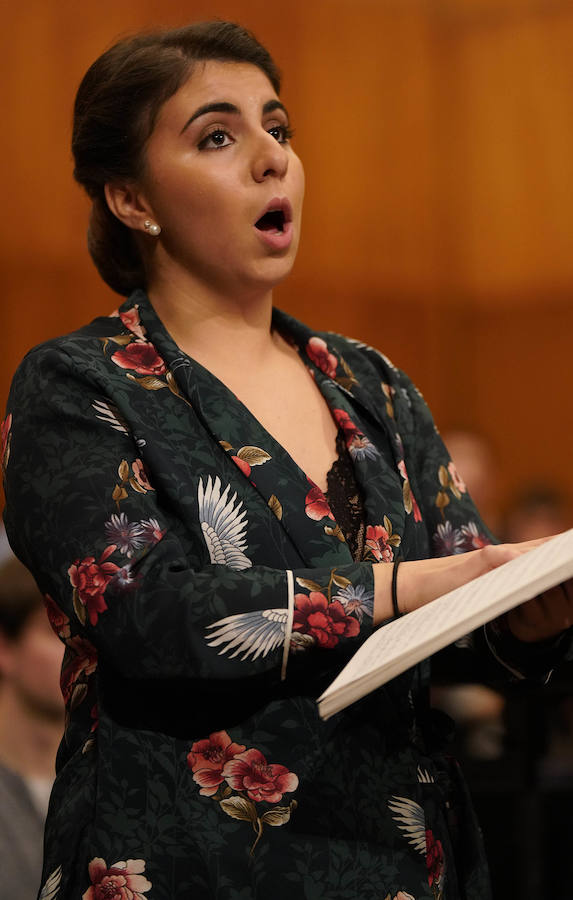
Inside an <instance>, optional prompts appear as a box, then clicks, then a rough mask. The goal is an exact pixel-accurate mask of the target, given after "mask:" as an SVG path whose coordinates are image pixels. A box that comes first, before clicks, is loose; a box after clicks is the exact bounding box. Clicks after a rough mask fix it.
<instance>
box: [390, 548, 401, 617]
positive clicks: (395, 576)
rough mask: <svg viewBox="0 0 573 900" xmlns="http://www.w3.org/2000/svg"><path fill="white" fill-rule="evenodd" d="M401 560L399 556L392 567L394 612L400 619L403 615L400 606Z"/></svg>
mask: <svg viewBox="0 0 573 900" xmlns="http://www.w3.org/2000/svg"><path fill="white" fill-rule="evenodd" d="M401 562H402V558H401V557H400V556H397V557H396V559H395V560H394V565H393V567H392V612H393V613H394V618H395V619H399V618H400V616H402V615H403V613H401V612H400V609H399V607H398V566H399V565H400V563H401Z"/></svg>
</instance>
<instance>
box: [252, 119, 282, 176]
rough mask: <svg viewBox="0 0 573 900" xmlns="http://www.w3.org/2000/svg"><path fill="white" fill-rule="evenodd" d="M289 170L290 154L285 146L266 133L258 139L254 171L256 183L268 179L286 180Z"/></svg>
mask: <svg viewBox="0 0 573 900" xmlns="http://www.w3.org/2000/svg"><path fill="white" fill-rule="evenodd" d="M287 170H288V153H287V152H286V149H285V147H284V146H283V144H280V143H279V142H278V141H277V140H276V138H274V137H273V136H272V134H269V133H268V131H265V132H264V133H263V134H261V135H260V137H259V138H258V139H257V143H256V147H255V151H254V152H253V163H252V171H253V178H254V179H255V181H258V182H260V181H264V180H265V179H266V178H269V177H272V176H274V177H275V178H281V179H282V178H284V177H285V175H286V173H287Z"/></svg>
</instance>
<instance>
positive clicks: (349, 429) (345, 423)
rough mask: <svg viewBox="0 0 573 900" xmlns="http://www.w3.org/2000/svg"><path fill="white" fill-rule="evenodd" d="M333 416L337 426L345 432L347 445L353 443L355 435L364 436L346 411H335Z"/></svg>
mask: <svg viewBox="0 0 573 900" xmlns="http://www.w3.org/2000/svg"><path fill="white" fill-rule="evenodd" d="M332 415H333V416H334V418H335V419H336V424H337V425H338V427H339V428H340V430H341V431H342V432H344V437H345V438H346V443H349V442H350V441H352V439H353V437H354V435H356V434H362V432H361V431H360V429H359V428H357V427H356V425H355V424H354V422H353V421H352V419H351V418H350V416H349V415H348V413H347V412H346V411H345V410H344V409H333V410H332Z"/></svg>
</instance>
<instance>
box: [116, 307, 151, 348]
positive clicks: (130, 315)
mask: <svg viewBox="0 0 573 900" xmlns="http://www.w3.org/2000/svg"><path fill="white" fill-rule="evenodd" d="M119 318H120V319H121V321H122V322H123V324H124V325H125V327H126V328H127V329H129V331H131V332H133V334H135V335H137V337H138V338H139V339H140V340H142V341H143V340H145V329H144V328H143V325H142V324H141V322H140V320H139V309H138V307H137V306H132V307H131V309H126V310H125V312H120V313H119Z"/></svg>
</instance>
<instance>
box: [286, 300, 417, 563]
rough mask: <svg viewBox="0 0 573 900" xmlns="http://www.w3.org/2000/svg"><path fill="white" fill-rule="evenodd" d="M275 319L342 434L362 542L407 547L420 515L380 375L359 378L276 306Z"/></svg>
mask: <svg viewBox="0 0 573 900" xmlns="http://www.w3.org/2000/svg"><path fill="white" fill-rule="evenodd" d="M274 322H275V327H277V328H278V329H279V330H281V331H282V332H283V334H285V335H287V334H290V335H291V339H294V342H295V344H296V346H297V347H298V350H299V353H300V355H301V357H302V358H303V360H304V361H305V363H306V365H307V366H309V368H311V371H312V372H313V374H314V377H315V380H316V383H317V385H318V387H319V388H320V390H321V392H322V394H323V396H324V398H325V400H326V402H327V403H328V405H329V407H330V409H331V411H332V413H333V415H334V417H335V418H336V420H337V422H338V425H339V427H340V428H341V429H342V431H343V432H344V434H345V437H346V439H347V446H348V449H349V452H350V455H351V457H352V460H353V463H354V468H355V474H356V479H357V481H358V483H359V485H360V487H361V489H362V493H363V497H364V500H365V508H366V516H367V524H368V526H369V528H367V534H366V538H367V541H366V546H367V548H368V549H372V548H374V552H373V556H374V557H375V558H376V559H385V560H386V561H390V559H391V558H393V557H394V556H395V555H396V552H397V548H398V547H400V548H401V552H405V550H406V547H407V546H409V545H410V540H409V537H410V534H411V532H412V529H413V527H414V525H415V523H416V522H418V521H420V520H421V516H420V511H419V509H418V506H417V503H416V500H415V498H414V497H413V495H412V493H411V488H410V484H409V480H408V474H407V470H406V463H405V459H404V445H403V442H402V438H401V436H400V433H399V430H398V426H397V423H396V419H395V417H394V409H393V404H392V395H391V391H390V388H389V386H388V385H384V384H383V383H382V382H381V381H379V380H378V379H376V381H375V382H374V381H373V380H372V379H369V380H368V381H366V382H364V383H361V381H360V380H358V378H357V377H356V375H355V373H354V372H353V371H352V368H351V366H350V365H349V363H348V361H347V359H345V358H344V357H343V356H342V355H341V354H340V353H339V352H337V350H336V349H335V348H334V347H333V346H329V345H328V343H327V342H326V340H325V338H326V339H327V338H328V335H323V336H321V335H317V334H316V333H314V332H313V331H312V330H311V329H309V328H308V327H307V326H306V325H304V324H303V323H301V322H299V321H297V320H296V319H293V318H292V317H290V316H288V315H287V314H286V313H284V312H282V311H280V310H275V315H274ZM358 346H359V345H358ZM404 538H407V540H406V542H405V544H406V546H403V544H404ZM380 548H383V549H382V550H381V549H380ZM379 553H382V556H380V555H379Z"/></svg>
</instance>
